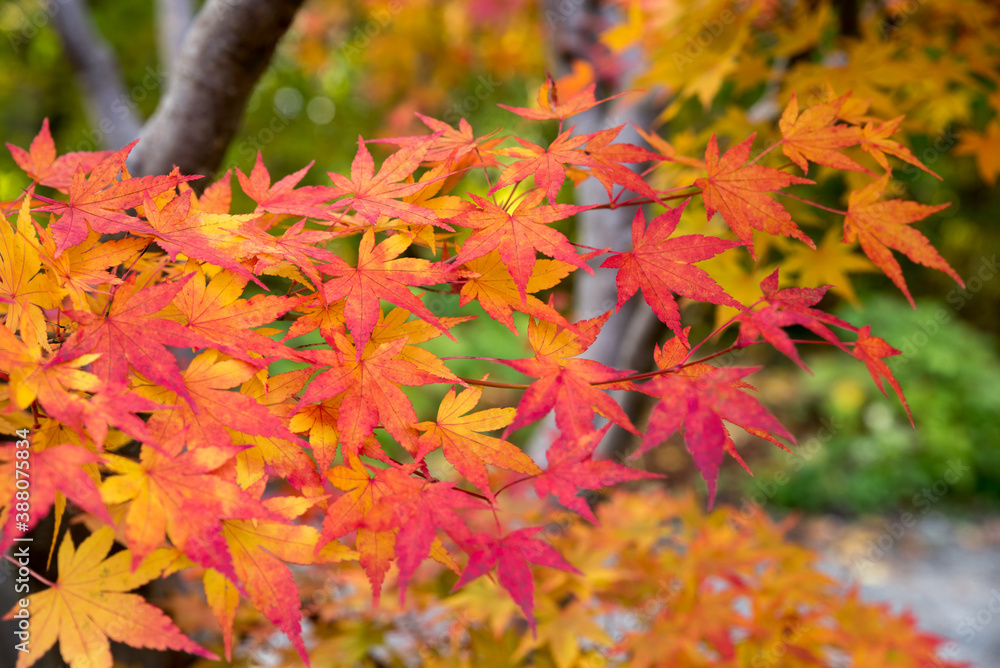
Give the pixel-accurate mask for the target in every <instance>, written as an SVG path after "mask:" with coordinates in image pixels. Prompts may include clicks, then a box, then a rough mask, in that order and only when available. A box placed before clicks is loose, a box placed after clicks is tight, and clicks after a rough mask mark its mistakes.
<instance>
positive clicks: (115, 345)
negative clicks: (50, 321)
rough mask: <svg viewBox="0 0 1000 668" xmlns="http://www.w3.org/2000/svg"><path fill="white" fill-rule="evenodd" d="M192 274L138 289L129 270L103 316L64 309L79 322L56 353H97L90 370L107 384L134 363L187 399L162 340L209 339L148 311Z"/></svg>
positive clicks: (121, 380)
mask: <svg viewBox="0 0 1000 668" xmlns="http://www.w3.org/2000/svg"><path fill="white" fill-rule="evenodd" d="M190 278H191V275H190V274H189V275H185V276H184V277H182V278H181V279H179V280H177V281H171V282H169V283H159V284H154V285H149V286H147V287H145V288H142V289H141V290H139V289H136V275H135V274H131V275H129V277H128V278H126V279H125V281H124V282H123V283H122V284H121V285H119V286H118V287H117V290H116V291H115V293H114V297H112V299H111V303H110V304H109V306H108V312H107V315H106V316H101V315H95V314H93V313H88V312H86V311H75V310H74V311H65V312H64V313H65V315H66V316H68V317H69V318H70V319H71V320H73V321H74V322H77V323H79V325H80V327H79V328H78V329H77V330H76V331H75V332H74V333H73V335H72V336H70V338H69V339H68V340H67V341H66V342H65V343H64V344H63V347H62V348H60V350H59V353H58V354H57V355H56V358H55V359H56V360H57V361H67V360H70V359H73V358H75V357H80V356H81V355H84V354H90V353H94V354H100V357H98V358H97V359H96V360H95V361H94V373H95V374H96V375H97V376H98V378H100V379H101V382H103V383H104V384H105V385H109V386H117V385H124V384H125V382H126V380H127V376H128V369H129V367H132V368H133V369H135V370H136V371H138V372H139V373H141V374H143V375H144V376H145V377H146V378H148V379H149V380H151V381H153V382H154V383H157V384H159V385H162V386H163V387H165V388H167V389H168V390H171V391H173V392H176V393H177V394H178V395H180V396H181V397H184V398H185V399H187V400H188V401H190V400H191V397H190V395H189V394H188V393H187V389H186V388H185V387H184V383H183V381H182V379H181V374H180V370H179V369H178V367H177V362H176V361H175V359H174V356H173V355H172V354H170V353H169V352H168V351H167V349H166V348H165V347H164V346H177V347H181V348H192V347H199V348H200V347H205V346H210V345H211V342H210V341H208V340H206V339H205V338H204V337H202V336H201V335H200V334H198V333H196V332H194V331H193V330H191V329H188V328H186V327H184V326H182V325H180V324H178V323H176V322H173V321H171V320H166V319H164V318H157V317H155V316H153V315H152V314H154V313H156V312H157V311H159V310H160V309H162V308H163V307H164V306H166V305H167V304H169V303H170V302H171V301H172V300H173V299H174V297H176V296H177V293H179V292H180V291H181V289H182V288H183V287H184V285H185V284H186V283H187V282H188V280H190Z"/></svg>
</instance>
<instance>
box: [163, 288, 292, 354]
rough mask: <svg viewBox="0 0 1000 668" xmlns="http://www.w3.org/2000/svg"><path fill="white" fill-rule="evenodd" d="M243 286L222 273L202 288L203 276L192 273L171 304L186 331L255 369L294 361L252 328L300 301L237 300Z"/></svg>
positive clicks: (273, 297) (266, 297) (258, 297)
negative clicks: (283, 359)
mask: <svg viewBox="0 0 1000 668" xmlns="http://www.w3.org/2000/svg"><path fill="white" fill-rule="evenodd" d="M246 284H247V278H246V277H245V276H239V275H236V274H234V273H232V272H230V271H225V270H224V271H220V272H219V273H218V274H216V275H215V276H214V277H213V278H212V280H211V281H209V282H208V284H207V285H206V283H205V274H204V273H203V272H200V271H199V272H194V277H193V278H192V279H191V280H189V281H188V282H187V283H186V284H185V285H184V287H183V288H182V289H181V290H180V291H179V292H178V293H177V296H176V297H174V300H173V304H174V305H175V306H176V307H177V309H178V310H179V311H180V312H181V313H182V314H183V315H184V318H185V319H186V320H187V322H186V323H185V325H186V327H187V328H188V329H189V330H191V331H192V332H195V333H196V334H198V335H199V336H200V337H202V338H203V339H204V340H205V341H210V342H211V343H212V344H213V345H214V347H216V348H217V349H218V350H220V351H222V352H224V353H226V354H227V355H230V356H231V357H235V358H236V359H240V360H243V361H245V362H250V363H251V364H254V365H256V366H264V365H265V364H267V363H269V362H271V361H273V360H274V359H275V358H285V359H289V358H291V359H294V358H295V356H296V354H295V351H293V350H291V349H289V348H287V347H285V346H283V345H281V344H280V343H278V342H277V341H275V340H274V339H272V338H270V337H268V336H265V335H263V334H261V333H259V332H255V331H254V330H253V329H252V328H253V327H260V326H262V325H267V324H270V323H272V322H274V321H275V320H277V319H278V318H279V317H280V316H282V315H284V314H285V313H287V312H288V311H290V310H292V309H293V308H295V307H296V305H298V304H299V303H300V302H301V299H296V298H291V297H279V296H276V295H255V296H253V297H251V298H250V299H241V298H240V296H241V295H242V294H243V291H244V288H246Z"/></svg>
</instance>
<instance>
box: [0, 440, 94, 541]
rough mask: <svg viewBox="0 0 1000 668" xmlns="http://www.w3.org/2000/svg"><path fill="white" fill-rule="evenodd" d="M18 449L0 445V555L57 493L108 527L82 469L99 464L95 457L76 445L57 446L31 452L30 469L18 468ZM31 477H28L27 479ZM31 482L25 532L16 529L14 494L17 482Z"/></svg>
mask: <svg viewBox="0 0 1000 668" xmlns="http://www.w3.org/2000/svg"><path fill="white" fill-rule="evenodd" d="M20 449H21V448H15V446H13V445H3V446H0V460H2V461H3V464H2V465H0V472H2V474H3V478H2V482H0V507H2V508H3V511H2V513H0V520H2V521H3V535H2V537H0V553H5V552H6V551H7V548H9V547H10V546H11V545H12V544H13V540H14V536H15V535H16V534H17V533H18V532H20V533H27V532H28V531H30V530H31V529H32V528H33V527H35V526H37V525H38V522H39V521H40V520H42V519H43V518H44V517H45V516H46V515H47V514H48V512H49V509H50V508H51V507H52V504H53V503H55V501H56V496H57V493H58V494H64V495H65V496H66V497H67V498H68V499H69V500H70V501H73V502H74V503H75V504H77V505H78V506H80V507H81V508H83V509H84V510H86V511H87V512H88V513H91V514H92V515H94V516H95V517H97V518H99V519H100V520H101V521H103V522H106V523H108V524H111V516H110V515H109V514H108V510H107V508H105V506H104V504H103V503H102V502H101V495H100V493H99V492H98V491H97V485H96V484H94V481H93V480H92V479H91V478H90V476H88V475H87V473H86V472H85V471H84V469H83V467H84V466H85V465H87V464H93V463H94V462H97V461H98V457H97V455H95V454H94V453H92V452H89V451H87V450H85V449H83V448H80V447H77V446H75V445H66V444H63V445H56V446H52V447H48V448H46V449H44V450H38V449H33V450H31V457H30V467H31V468H30V469H28V468H27V467H26V466H24V465H22V466H18V465H17V463H18V462H24V461H25V460H24V459H19V458H17V457H16V452H17V451H18V450H20ZM29 476H30V477H29ZM22 479H23V480H27V481H29V482H30V483H31V506H30V511H29V512H27V513H25V514H26V515H27V519H26V520H25V522H24V524H27V527H28V528H27V529H22V530H20V531H19V530H18V529H16V527H17V526H18V524H20V518H19V517H18V518H17V519H18V523H17V524H16V523H15V522H14V521H13V520H14V519H15V517H14V515H15V512H14V511H15V508H16V498H17V497H16V495H17V491H18V487H17V486H16V482H17V481H18V480H22Z"/></svg>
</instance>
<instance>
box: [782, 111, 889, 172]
mask: <svg viewBox="0 0 1000 668" xmlns="http://www.w3.org/2000/svg"><path fill="white" fill-rule="evenodd" d="M848 95H849V94H847V95H844V96H843V97H840V98H837V99H836V100H833V101H830V102H823V103H821V104H815V105H813V106H811V107H809V108H808V109H806V110H805V111H803V112H802V113H801V114H799V101H798V98H796V96H795V93H792V99H791V100H790V101H789V102H788V106H787V107H785V111H784V113H783V114H782V115H781V120H779V121H778V127H779V128H780V129H781V136H782V140H781V150H782V151H784V153H785V155H786V156H788V158H789V159H790V160H791V161H792V162H794V163H795V164H796V165H798V166H799V167H800V168H801V169H802V171H803V173H805V174H808V173H809V162H808V161H809V160H811V161H812V162H815V163H816V164H817V165H826V166H827V167H833V168H834V169H848V170H852V171H856V172H868V170H867V169H865V168H864V167H862V166H861V165H859V164H858V163H856V162H854V161H853V160H851V159H850V158H848V157H847V156H846V155H844V154H843V153H838V152H837V150H836V149H840V148H847V147H849V146H855V145H857V144H859V143H861V138H862V135H861V128H858V127H855V126H851V125H836V121H837V114H838V113H839V112H840V108H841V107H843V106H844V102H846V101H847V98H848ZM869 173H870V172H869Z"/></svg>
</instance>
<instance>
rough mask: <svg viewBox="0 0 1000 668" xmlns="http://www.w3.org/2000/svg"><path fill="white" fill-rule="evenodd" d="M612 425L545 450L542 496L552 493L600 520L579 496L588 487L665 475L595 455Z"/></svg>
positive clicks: (537, 484)
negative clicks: (639, 469)
mask: <svg viewBox="0 0 1000 668" xmlns="http://www.w3.org/2000/svg"><path fill="white" fill-rule="evenodd" d="M610 428H611V423H608V424H606V425H604V427H602V428H601V429H599V430H597V431H593V432H590V433H589V434H583V435H581V436H578V437H575V438H572V439H570V438H567V437H566V436H564V435H563V436H560V437H559V438H558V439H557V440H556V441H555V442H553V443H552V445H551V446H549V449H548V450H547V451H546V453H545V458H546V460H547V461H548V466H547V467H546V468H545V471H543V472H542V474H541V475H539V476H538V477H536V478H535V480H534V484H535V492H536V493H537V494H538V496H539V497H544V496H545V495H547V494H552V495H553V496H555V497H556V498H557V499H559V503H561V504H563V505H564V506H566V507H567V508H569V509H571V510H574V511H576V512H577V513H579V514H580V515H582V516H584V517H586V518H587V519H588V520H590V521H591V522H593V523H594V524H597V518H596V517H595V516H594V513H593V511H591V509H590V504H588V503H587V501H586V500H585V499H584V498H582V497H579V496H577V493H578V492H580V491H581V490H584V489H602V488H604V487H607V486H608V485H615V484H617V483H620V482H626V481H628V480H642V479H644V478H662V477H663V476H662V475H660V474H658V473H648V472H646V471H637V470H635V469H630V468H628V467H627V466H623V465H621V464H619V463H617V462H613V461H611V460H610V459H594V458H593V457H594V449H595V448H596V447H597V445H598V443H600V442H601V439H602V438H604V435H605V434H607V433H608V429H610Z"/></svg>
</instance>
